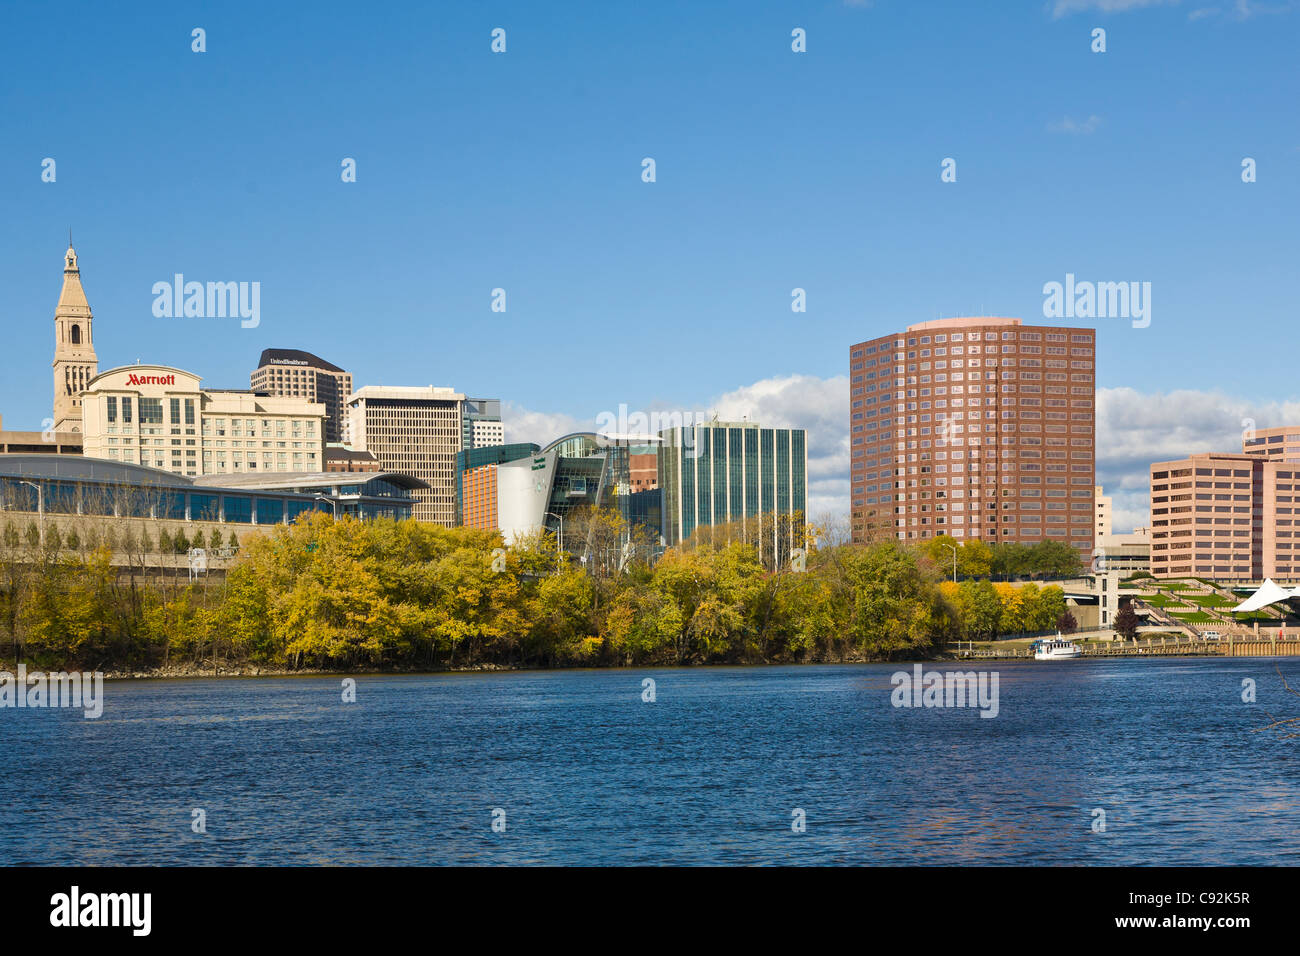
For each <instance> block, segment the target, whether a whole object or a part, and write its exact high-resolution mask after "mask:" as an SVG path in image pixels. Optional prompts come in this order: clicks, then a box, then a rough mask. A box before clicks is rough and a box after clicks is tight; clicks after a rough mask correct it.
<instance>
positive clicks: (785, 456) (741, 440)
mask: <svg viewBox="0 0 1300 956" xmlns="http://www.w3.org/2000/svg"><path fill="white" fill-rule="evenodd" d="M659 436H660V438H661V439H662V444H660V446H659V450H658V455H659V491H660V492H661V495H662V501H661V508H662V511H661V521H662V527H661V529H660V530H661V531H662V533H663V537H664V543H665V544H666V545H667V546H668V547H672V546H673V545H676V544H680V543H681V542H682V541H685V540H686V539H687V538H689V537H690V536H691V534H692V533H693V532H694V531H695V529H696V528H697V527H700V526H703V525H740V527H741V528H742V530H743V532H745V533H749V532H750V530H751V526H752V525H757V526H758V533H759V534H760V535H762V536H767V535H771V539H770V540H771V543H772V544H773V545H774V547H776V549H777V551H778V553H779V554H781V555H785V554H788V549H789V548H790V547H793V546H794V544H793V542H794V541H795V539H796V537H797V536H798V535H799V533H800V530H801V528H802V525H803V523H804V518H805V512H806V511H807V508H808V496H807V486H808V441H807V432H805V431H804V429H802V428H764V427H762V426H761V425H758V424H756V423H754V422H707V423H704V424H700V425H693V426H686V427H684V428H669V429H666V430H665V431H661V432H660V433H659ZM765 522H766V523H770V524H771V527H766V526H765V524H764V523H765ZM783 539H784V540H783Z"/></svg>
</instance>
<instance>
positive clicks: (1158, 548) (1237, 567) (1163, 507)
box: [1151, 452, 1300, 582]
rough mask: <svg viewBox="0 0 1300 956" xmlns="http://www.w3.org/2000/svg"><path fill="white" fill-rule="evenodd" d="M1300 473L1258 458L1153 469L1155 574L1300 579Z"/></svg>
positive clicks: (1189, 461)
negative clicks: (1299, 504) (1298, 509)
mask: <svg viewBox="0 0 1300 956" xmlns="http://www.w3.org/2000/svg"><path fill="white" fill-rule="evenodd" d="M1298 495H1300V467H1297V466H1296V465H1291V464H1287V463H1286V462H1284V461H1278V460H1261V458H1260V457H1258V456H1256V455H1246V454H1241V455H1238V454H1233V453H1217V452H1209V453H1205V454H1199V455H1192V456H1191V457H1190V458H1183V459H1180V460H1178V461H1165V462H1156V463H1155V464H1153V465H1152V466H1151V573H1152V574H1154V575H1155V576H1156V577H1185V576H1193V575H1194V576H1198V577H1205V578H1210V579H1213V580H1216V581H1251V582H1258V581H1262V580H1263V579H1264V578H1273V579H1274V580H1277V581H1282V580H1287V581H1295V580H1297V579H1298V578H1300V535H1297V533H1296V531H1297V524H1296V514H1297V512H1296V498H1297V496H1298Z"/></svg>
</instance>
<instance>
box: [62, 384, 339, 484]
mask: <svg viewBox="0 0 1300 956" xmlns="http://www.w3.org/2000/svg"><path fill="white" fill-rule="evenodd" d="M199 381H200V379H199V377H198V376H197V375H193V374H191V373H190V372H186V371H183V370H181V369H177V368H170V367H168V366H165V365H128V366H125V367H123V368H115V369H110V370H109V371H107V372H102V373H100V374H99V375H97V376H95V378H93V379H91V381H90V382H89V383H88V385H87V387H86V390H85V392H84V393H82V396H81V397H82V409H83V413H84V435H83V441H84V454H85V455H86V456H87V457H91V458H107V459H109V460H111V461H122V462H129V463H133V464H139V465H147V466H149V467H151V468H161V469H163V470H164V471H170V472H174V473H176V474H178V475H190V476H195V475H213V474H223V473H224V474H265V473H267V472H319V471H322V470H323V468H324V454H323V451H324V442H323V439H322V431H323V428H324V420H325V408H324V406H323V405H321V404H319V403H317V402H309V401H306V400H305V399H301V398H274V397H267V396H265V395H255V394H254V393H252V392H251V391H244V390H239V389H229V390H226V389H204V388H201V387H200V385H199Z"/></svg>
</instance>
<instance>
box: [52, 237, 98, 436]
mask: <svg viewBox="0 0 1300 956" xmlns="http://www.w3.org/2000/svg"><path fill="white" fill-rule="evenodd" d="M91 320H92V316H91V313H90V303H88V302H87V301H86V293H85V291H84V290H83V289H82V288H81V270H80V269H79V268H78V267H77V252H76V250H75V249H73V248H72V246H71V245H69V246H68V251H67V252H66V253H65V254H64V258H63V291H62V292H60V293H59V304H58V306H57V307H56V308H55V309H54V430H55V431H56V432H78V433H79V432H80V431H81V392H82V390H83V389H85V387H86V386H87V385H88V384H89V383H90V380H91V379H92V378H94V377H95V376H96V375H97V374H98V373H99V359H97V358H96V357H95V339H94V335H93V334H92V331H91Z"/></svg>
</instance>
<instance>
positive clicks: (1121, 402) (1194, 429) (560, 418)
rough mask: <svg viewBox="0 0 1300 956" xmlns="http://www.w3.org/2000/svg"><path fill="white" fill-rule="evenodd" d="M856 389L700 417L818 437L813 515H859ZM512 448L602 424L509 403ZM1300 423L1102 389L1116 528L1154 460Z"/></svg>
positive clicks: (1270, 407)
mask: <svg viewBox="0 0 1300 956" xmlns="http://www.w3.org/2000/svg"><path fill="white" fill-rule="evenodd" d="M848 406H849V383H848V378H847V377H846V376H843V375H840V376H835V377H833V378H818V377H817V376H815V375H789V376H783V377H776V378H767V379H763V380H761V381H758V382H755V383H754V384H752V385H745V386H742V387H740V388H736V389H733V390H732V391H729V392H724V393H723V394H721V395H719V396H718V397H716V398H714V399H713V400H712V401H710V402H709V403H707V404H706V406H705V407H704V408H703V409H694V410H692V412H693V413H698V412H708V413H709V414H710V415H716V416H717V417H718V419H719V420H721V421H741V420H744V419H746V418H748V419H749V420H750V421H754V422H760V423H761V424H763V425H769V426H774V427H778V428H803V429H806V430H807V432H808V514H809V516H810V517H812V518H814V519H815V518H820V517H823V516H827V515H847V514H848V511H849V430H848V425H849V422H848ZM502 408H503V414H502V417H503V418H504V419H505V431H506V440H507V441H535V442H538V443H539V444H545V443H547V442H549V441H552V440H553V439H555V438H558V437H560V436H561V435H564V434H567V433H569V432H572V431H591V430H593V429H594V428H595V416H592V418H590V419H585V420H584V419H579V418H575V417H574V416H572V415H566V414H558V413H554V414H548V413H544V412H533V411H529V410H527V409H524V408H521V407H520V406H518V405H514V404H512V403H509V402H504V403H503V404H502ZM1252 422H1253V427H1255V428H1270V427H1276V426H1280V425H1287V424H1292V423H1294V424H1296V425H1300V401H1290V402H1255V401H1251V400H1249V399H1245V398H1238V397H1234V396H1231V395H1225V394H1223V393H1222V392H1200V391H1190V390H1183V391H1175V392H1163V393H1143V392H1139V391H1137V390H1136V389H1133V388H1103V389H1099V390H1098V391H1097V483H1098V484H1099V485H1102V486H1103V487H1104V488H1105V493H1106V494H1107V495H1110V496H1111V497H1112V498H1113V499H1114V527H1115V530H1116V531H1129V530H1132V529H1133V528H1135V527H1140V526H1142V525H1145V524H1147V523H1148V521H1149V518H1150V488H1149V474H1150V472H1149V469H1150V467H1151V463H1152V462H1156V461H1172V460H1176V459H1179V458H1186V457H1187V456H1188V455H1192V454H1195V453H1198V452H1206V451H1221V452H1240V451H1241V440H1242V432H1243V430H1244V429H1245V428H1247V427H1249V423H1252Z"/></svg>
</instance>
